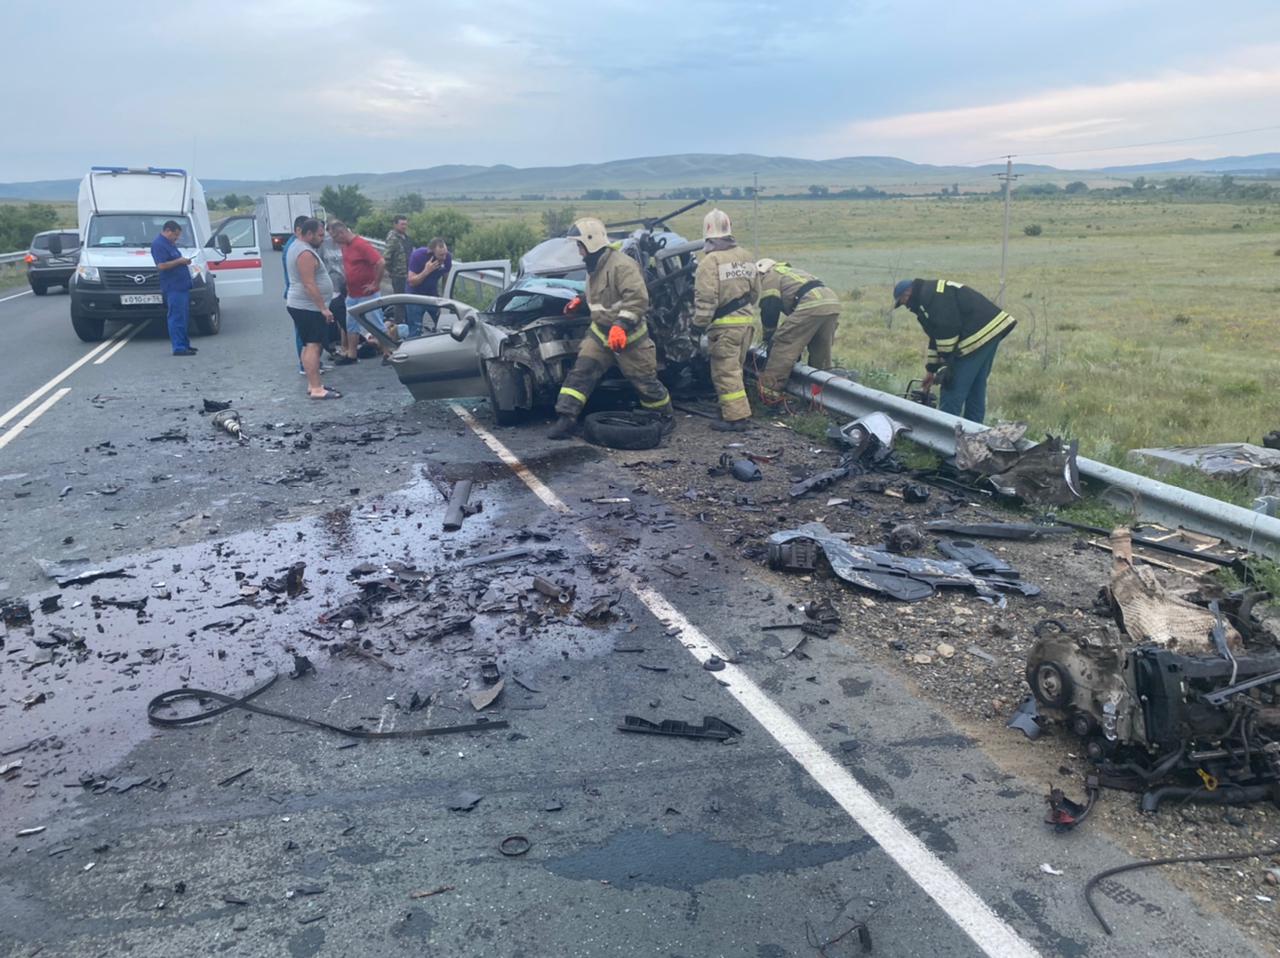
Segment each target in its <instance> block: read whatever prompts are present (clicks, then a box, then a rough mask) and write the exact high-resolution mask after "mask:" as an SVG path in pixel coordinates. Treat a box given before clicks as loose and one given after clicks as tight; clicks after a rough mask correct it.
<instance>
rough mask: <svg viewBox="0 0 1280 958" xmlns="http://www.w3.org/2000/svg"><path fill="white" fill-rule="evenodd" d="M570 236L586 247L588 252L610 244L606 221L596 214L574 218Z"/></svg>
mask: <svg viewBox="0 0 1280 958" xmlns="http://www.w3.org/2000/svg"><path fill="white" fill-rule="evenodd" d="M569 236H571V237H572V238H573V239H576V240H577V241H578V242H579V243H581V244H582V245H583V246H584V247H586V250H587V252H588V253H594V252H596V251H597V250H602V249H604V248H605V247H606V246H608V245H609V234H608V232H607V231H606V230H605V228H604V223H602V222H600V220H598V219H596V218H595V217H594V216H584V217H582V219H580V220H574V222H573V229H571V230H569Z"/></svg>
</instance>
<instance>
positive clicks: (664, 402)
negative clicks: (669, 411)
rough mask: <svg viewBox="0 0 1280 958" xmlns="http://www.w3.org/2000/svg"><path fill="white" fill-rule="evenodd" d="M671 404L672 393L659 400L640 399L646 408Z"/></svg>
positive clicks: (658, 407)
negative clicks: (647, 400) (646, 400)
mask: <svg viewBox="0 0 1280 958" xmlns="http://www.w3.org/2000/svg"><path fill="white" fill-rule="evenodd" d="M670 404H671V396H670V395H667V396H663V397H662V398H661V399H660V400H658V401H657V402H645V401H644V400H643V399H641V400H640V405H641V406H643V407H644V408H645V409H661V408H662V407H663V406H669V405H670Z"/></svg>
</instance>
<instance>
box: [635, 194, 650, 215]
mask: <svg viewBox="0 0 1280 958" xmlns="http://www.w3.org/2000/svg"><path fill="white" fill-rule="evenodd" d="M642 195H643V194H642ZM635 204H636V219H638V220H642V219H644V208H645V207H646V206H648V205H649V201H648V200H645V199H639V200H636V201H635Z"/></svg>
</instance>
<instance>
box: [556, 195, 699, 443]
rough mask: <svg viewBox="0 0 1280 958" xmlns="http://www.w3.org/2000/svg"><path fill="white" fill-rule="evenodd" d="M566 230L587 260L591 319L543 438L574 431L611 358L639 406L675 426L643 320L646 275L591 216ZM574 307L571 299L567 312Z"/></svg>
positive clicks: (565, 435)
mask: <svg viewBox="0 0 1280 958" xmlns="http://www.w3.org/2000/svg"><path fill="white" fill-rule="evenodd" d="M569 235H570V236H573V237H576V238H577V240H578V252H579V253H580V254H581V255H582V259H583V261H584V262H585V263H586V264H587V290H586V305H587V306H588V307H589V308H590V310H591V323H590V325H588V326H587V332H586V333H585V334H583V337H582V343H581V345H580V346H579V347H578V359H577V361H576V362H575V363H574V364H573V369H571V370H570V371H569V375H568V376H566V377H565V380H564V385H563V386H561V387H560V396H559V398H558V399H557V400H556V412H557V413H558V414H559V418H558V419H557V420H556V421H555V423H553V424H552V426H551V429H550V430H549V431H548V432H547V438H549V439H568V438H569V437H570V436H572V435H573V430H574V427H575V426H576V425H577V422H578V415H579V414H580V413H581V412H582V407H583V406H585V405H586V404H587V399H588V398H589V397H590V396H591V391H592V390H593V389H595V388H596V384H597V383H598V382H600V377H601V376H603V375H604V374H605V373H606V372H608V371H609V367H611V366H613V365H614V364H615V363H616V364H617V366H618V368H619V369H620V370H622V374H623V375H624V376H626V377H627V379H628V380H629V381H630V383H631V385H632V386H634V387H635V389H636V392H637V393H639V394H640V406H641V408H643V409H649V410H652V411H653V412H656V413H658V414H659V415H660V416H662V418H663V426H664V428H665V429H666V430H667V431H670V430H671V429H674V428H675V417H674V416H673V414H672V411H671V397H670V396H669V395H668V394H667V387H666V386H664V385H662V383H660V382H659V381H658V351H657V349H656V348H655V347H654V345H653V339H652V338H650V336H649V330H648V327H647V326H646V324H645V314H646V313H647V312H648V311H649V291H648V290H647V289H646V288H645V285H644V274H643V273H641V272H640V267H639V266H637V265H636V261H635V260H633V259H632V258H631V257H630V256H628V255H627V254H626V253H623V252H622V251H621V250H617V249H614V248H613V247H611V246H610V245H609V236H608V234H607V233H606V232H605V228H604V223H602V222H600V220H598V219H596V218H595V217H593V216H588V217H584V218H582V219H580V220H578V221H577V222H575V223H574V224H573V229H572V230H570V231H569ZM577 308H579V303H578V301H576V300H575V301H574V302H571V303H570V304H569V305H568V306H567V307H566V308H565V312H566V313H570V312H573V311H575V310H576V309H577Z"/></svg>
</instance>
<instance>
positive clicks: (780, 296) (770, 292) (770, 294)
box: [760, 289, 782, 303]
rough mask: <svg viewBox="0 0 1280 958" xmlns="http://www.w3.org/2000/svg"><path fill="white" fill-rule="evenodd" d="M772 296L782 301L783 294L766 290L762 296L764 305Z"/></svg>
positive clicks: (774, 290)
mask: <svg viewBox="0 0 1280 958" xmlns="http://www.w3.org/2000/svg"><path fill="white" fill-rule="evenodd" d="M770 296H777V297H778V298H779V299H781V298H782V293H780V292H778V291H777V290H776V289H766V290H765V291H764V292H762V293H761V294H760V302H762V303H763V302H764V301H765V300H766V299H768V298H769V297H770Z"/></svg>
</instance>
